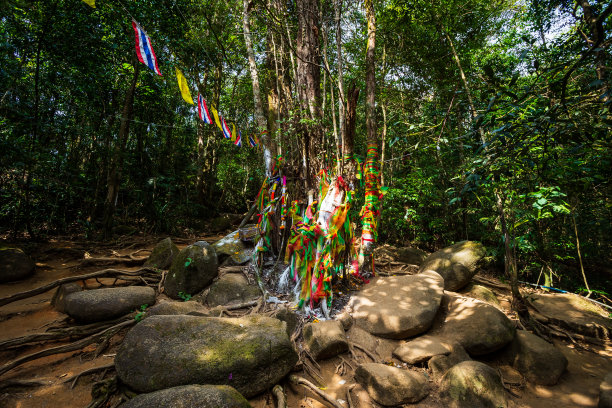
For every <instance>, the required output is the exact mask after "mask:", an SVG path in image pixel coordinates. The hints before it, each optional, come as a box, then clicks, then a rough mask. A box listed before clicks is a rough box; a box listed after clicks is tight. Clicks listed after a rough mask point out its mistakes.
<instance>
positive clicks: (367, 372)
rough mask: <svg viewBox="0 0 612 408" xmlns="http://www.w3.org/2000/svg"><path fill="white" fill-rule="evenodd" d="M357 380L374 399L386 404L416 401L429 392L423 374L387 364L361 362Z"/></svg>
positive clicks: (356, 373)
mask: <svg viewBox="0 0 612 408" xmlns="http://www.w3.org/2000/svg"><path fill="white" fill-rule="evenodd" d="M355 380H356V381H357V382H358V383H359V384H360V385H361V386H362V387H363V388H364V389H365V390H366V391H367V392H368V394H369V395H370V397H371V398H372V399H373V400H374V401H376V402H378V403H379V404H381V405H384V406H396V405H401V404H410V403H415V402H418V401H420V400H422V399H423V398H425V397H426V396H427V394H428V392H429V389H428V386H427V378H426V377H425V376H424V375H423V374H421V373H417V372H414V371H410V370H402V369H400V368H396V367H392V366H388V365H385V364H377V363H367V364H361V365H360V366H358V367H357V370H355Z"/></svg>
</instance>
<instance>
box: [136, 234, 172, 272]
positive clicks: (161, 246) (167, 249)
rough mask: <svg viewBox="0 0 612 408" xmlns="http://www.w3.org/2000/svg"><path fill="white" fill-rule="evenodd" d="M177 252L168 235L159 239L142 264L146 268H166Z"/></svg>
mask: <svg viewBox="0 0 612 408" xmlns="http://www.w3.org/2000/svg"><path fill="white" fill-rule="evenodd" d="M178 253H179V249H178V247H177V246H176V245H175V244H174V242H172V240H171V239H170V237H168V238H166V239H164V240H161V241H160V242H159V243H158V244H157V245H156V246H155V248H153V251H152V252H151V255H149V258H148V259H147V260H146V262H145V263H144V266H145V267H148V268H158V269H168V268H169V267H170V265H172V260H173V259H174V257H175V256H177V255H178Z"/></svg>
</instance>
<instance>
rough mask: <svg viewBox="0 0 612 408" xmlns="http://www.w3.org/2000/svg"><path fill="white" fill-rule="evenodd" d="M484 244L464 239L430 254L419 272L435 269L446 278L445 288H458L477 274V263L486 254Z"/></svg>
mask: <svg viewBox="0 0 612 408" xmlns="http://www.w3.org/2000/svg"><path fill="white" fill-rule="evenodd" d="M485 253H486V250H485V248H484V246H483V245H482V244H480V243H478V242H475V241H462V242H458V243H456V244H455V245H452V246H449V247H447V248H444V249H441V250H439V251H437V252H434V253H433V254H431V255H429V256H428V257H427V258H426V259H425V260H424V261H423V263H422V264H421V267H420V268H419V273H422V272H425V271H435V272H437V273H439V274H440V275H441V276H442V278H444V289H445V290H458V289H461V288H463V287H464V286H465V285H467V284H468V283H469V282H470V281H471V280H472V277H473V276H474V275H475V274H476V265H477V263H478V261H480V260H481V259H482V258H483V257H484V256H485Z"/></svg>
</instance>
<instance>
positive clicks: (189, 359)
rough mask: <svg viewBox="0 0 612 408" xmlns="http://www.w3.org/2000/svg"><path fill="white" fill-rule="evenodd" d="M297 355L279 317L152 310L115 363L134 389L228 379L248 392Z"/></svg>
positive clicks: (283, 371)
mask: <svg viewBox="0 0 612 408" xmlns="http://www.w3.org/2000/svg"><path fill="white" fill-rule="evenodd" d="M297 360H298V356H297V354H296V352H295V350H294V349H293V345H292V343H291V341H290V340H289V337H288V336H287V332H286V326H285V323H283V322H281V321H280V320H278V319H274V318H270V317H264V316H249V317H242V318H217V317H200V316H186V315H177V316H151V317H148V318H146V319H144V320H143V321H141V322H140V323H138V324H137V325H136V326H134V328H132V329H131V330H130V331H129V332H128V333H127V335H126V336H125V339H124V340H123V343H122V344H121V346H120V347H119V349H118V350H117V356H116V357H115V367H116V369H117V374H118V376H119V378H120V379H121V381H123V382H124V383H126V384H127V385H128V386H130V387H131V388H133V389H135V390H137V391H139V392H151V391H156V390H161V389H164V388H170V387H176V386H179V385H189V384H215V385H222V384H229V385H231V386H232V387H234V388H236V390H238V392H240V393H241V394H242V395H244V396H245V397H247V398H250V397H252V396H254V395H257V394H259V393H261V392H264V391H265V390H267V389H269V388H270V387H272V386H273V385H274V384H276V383H278V381H279V380H281V379H282V378H283V377H284V376H285V375H287V373H288V372H289V371H290V370H291V368H292V367H293V366H294V365H295V363H296V362H297Z"/></svg>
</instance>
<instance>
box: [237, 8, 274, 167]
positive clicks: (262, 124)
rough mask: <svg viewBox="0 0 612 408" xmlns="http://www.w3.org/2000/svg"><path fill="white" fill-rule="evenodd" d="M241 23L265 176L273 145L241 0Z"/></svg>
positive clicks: (249, 32)
mask: <svg viewBox="0 0 612 408" xmlns="http://www.w3.org/2000/svg"><path fill="white" fill-rule="evenodd" d="M242 6H243V8H242V25H243V29H244V43H245V45H246V48H247V55H248V58H249V71H250V73H251V82H252V83H253V102H254V104H255V121H256V122H257V127H258V129H257V130H258V133H261V141H262V145H263V153H264V165H265V168H266V176H268V177H270V176H271V175H272V165H273V159H272V155H273V154H274V150H275V149H274V148H273V147H274V146H273V144H272V139H271V138H270V137H269V135H268V133H267V129H268V126H267V122H266V116H265V114H264V109H263V103H262V101H261V93H260V90H259V75H258V73H257V64H256V63H255V52H254V51H253V40H252V39H251V23H250V21H249V1H248V0H243V1H242Z"/></svg>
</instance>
